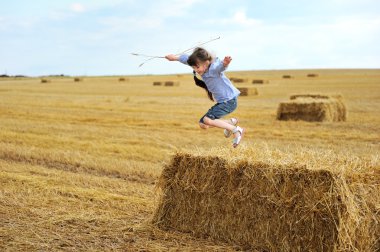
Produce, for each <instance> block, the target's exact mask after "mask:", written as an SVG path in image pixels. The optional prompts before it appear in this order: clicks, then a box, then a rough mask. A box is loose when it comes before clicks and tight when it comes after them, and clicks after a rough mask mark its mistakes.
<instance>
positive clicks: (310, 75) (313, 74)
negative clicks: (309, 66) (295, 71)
mask: <svg viewBox="0 0 380 252" xmlns="http://www.w3.org/2000/svg"><path fill="white" fill-rule="evenodd" d="M307 77H309V78H316V77H318V74H315V73H310V74H308V75H307Z"/></svg>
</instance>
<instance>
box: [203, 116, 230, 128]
mask: <svg viewBox="0 0 380 252" xmlns="http://www.w3.org/2000/svg"><path fill="white" fill-rule="evenodd" d="M208 119H210V118H208ZM210 120H211V119H210ZM216 120H220V121H223V122H226V123H229V124H231V123H230V120H225V119H216ZM199 127H201V128H202V129H209V128H214V127H215V126H212V125H207V124H205V123H201V122H199ZM223 129H224V128H223Z"/></svg>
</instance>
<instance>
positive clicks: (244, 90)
mask: <svg viewBox="0 0 380 252" xmlns="http://www.w3.org/2000/svg"><path fill="white" fill-rule="evenodd" d="M237 89H238V90H239V91H240V96H254V95H258V92H257V89H256V88H252V87H250V88H248V87H238V88H237Z"/></svg>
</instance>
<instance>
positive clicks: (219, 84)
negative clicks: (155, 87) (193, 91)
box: [165, 47, 244, 148]
mask: <svg viewBox="0 0 380 252" xmlns="http://www.w3.org/2000/svg"><path fill="white" fill-rule="evenodd" d="M165 58H166V59H168V60H169V61H179V62H181V63H183V64H185V65H189V66H191V67H192V68H193V74H194V81H195V84H196V85H197V86H199V87H202V88H204V89H205V90H206V92H207V95H208V97H209V99H210V100H212V101H214V100H216V104H215V105H214V106H212V107H211V108H210V109H209V110H208V112H207V113H206V114H205V115H204V116H202V118H201V119H200V120H199V126H200V127H201V128H202V129H207V128H210V127H217V128H222V129H224V135H225V137H229V136H230V135H231V134H234V139H233V147H234V148H236V147H237V146H238V145H239V143H240V142H241V140H242V138H243V134H244V129H243V128H241V127H239V126H236V125H237V123H238V119H236V118H231V119H230V120H222V119H220V118H222V117H223V116H226V115H228V114H230V113H232V112H233V111H234V110H235V109H236V107H237V97H238V96H239V94H240V91H239V90H238V89H237V88H235V87H234V86H233V85H232V83H231V81H230V80H229V79H228V78H227V77H226V76H225V75H224V73H223V72H224V71H225V70H226V68H227V67H228V65H229V64H230V62H231V60H232V58H231V57H230V56H226V57H225V58H224V60H223V61H221V60H220V59H218V58H214V57H212V56H211V54H210V53H208V52H207V51H206V50H205V49H203V48H200V47H197V48H195V49H194V52H193V53H192V54H191V55H190V56H189V55H186V54H182V55H175V54H169V55H167V56H165ZM196 74H199V75H200V76H202V79H203V81H202V80H200V79H198V78H197V76H196Z"/></svg>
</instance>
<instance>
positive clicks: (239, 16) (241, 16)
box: [206, 10, 262, 27]
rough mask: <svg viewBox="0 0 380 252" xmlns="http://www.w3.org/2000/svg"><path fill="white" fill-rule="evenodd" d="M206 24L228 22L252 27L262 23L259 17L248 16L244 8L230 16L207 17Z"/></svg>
mask: <svg viewBox="0 0 380 252" xmlns="http://www.w3.org/2000/svg"><path fill="white" fill-rule="evenodd" d="M206 23H208V24H229V25H238V26H243V27H252V26H258V25H261V24H262V21H261V20H259V19H254V18H249V17H247V15H246V11H245V10H237V11H236V12H235V13H234V14H233V15H232V16H231V17H229V18H222V19H208V20H206Z"/></svg>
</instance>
